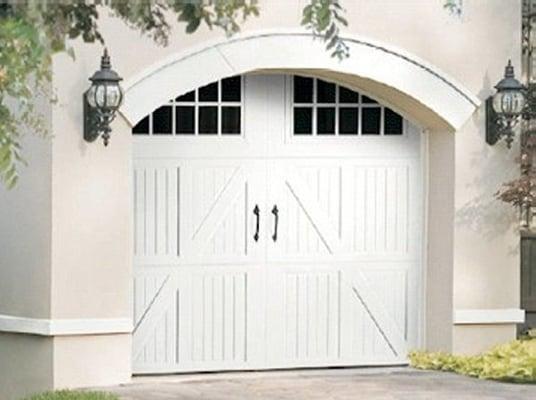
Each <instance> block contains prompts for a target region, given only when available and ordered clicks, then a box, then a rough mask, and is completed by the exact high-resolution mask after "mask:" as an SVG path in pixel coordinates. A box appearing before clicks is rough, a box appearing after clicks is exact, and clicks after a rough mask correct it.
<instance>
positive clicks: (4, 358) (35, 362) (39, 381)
mask: <svg viewBox="0 0 536 400" xmlns="http://www.w3.org/2000/svg"><path fill="white" fill-rule="evenodd" d="M53 340H54V339H53V338H42V337H38V336H31V335H20V334H12V333H0V400H19V399H21V398H22V397H25V396H27V395H30V394H33V393H35V392H38V391H44V390H50V389H52V388H53V387H54V384H53V378H54V377H53V348H54V347H53V344H52V342H53Z"/></svg>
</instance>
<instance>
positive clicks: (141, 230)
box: [133, 75, 423, 373]
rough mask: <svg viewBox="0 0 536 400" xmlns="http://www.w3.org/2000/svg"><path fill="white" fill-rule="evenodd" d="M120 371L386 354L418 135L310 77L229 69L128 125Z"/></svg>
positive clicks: (402, 323)
mask: <svg viewBox="0 0 536 400" xmlns="http://www.w3.org/2000/svg"><path fill="white" fill-rule="evenodd" d="M133 133H134V134H135V135H134V184H133V188H134V217H135V218H134V231H135V238H134V242H135V257H134V260H135V267H134V273H135V279H134V319H135V331H134V338H133V341H134V343H133V363H134V371H135V373H158V372H183V371H184V372H185V371H211V370H235V369H241V370H249V369H265V368H293V367H320V366H345V365H348V366H350V365H380V364H400V363H404V362H405V360H406V355H407V351H408V349H411V348H412V347H414V346H416V345H417V343H418V341H419V329H418V327H419V326H420V324H421V321H420V320H419V316H420V312H419V310H420V304H419V297H420V296H419V293H420V286H421V283H420V272H419V271H420V269H421V252H422V249H421V240H422V214H423V202H422V193H421V190H422V184H421V180H422V178H421V174H422V172H421V171H422V168H421V160H420V134H419V132H418V131H417V129H416V128H415V127H414V126H412V125H411V124H410V123H408V122H407V121H405V120H403V119H402V118H401V117H400V116H399V115H398V114H396V113H394V112H393V111H391V110H390V109H389V108H387V107H383V106H381V105H380V104H378V103H377V102H375V101H374V100H373V99H371V98H370V97H367V96H366V95H363V94H361V93H357V92H355V91H352V90H349V89H346V88H344V87H340V86H337V85H334V84H332V83H329V82H325V81H323V80H319V79H312V78H304V77H291V76H282V75H248V76H243V77H233V78H228V79H225V80H223V81H220V82H216V83H213V84H210V85H207V86H205V87H203V88H200V89H198V90H196V91H194V92H190V93H187V94H184V95H182V96H180V97H178V98H177V99H174V100H172V101H170V103H169V104H166V105H163V106H162V107H160V108H159V109H157V110H155V111H154V112H153V113H152V114H151V115H149V116H148V117H147V118H145V119H144V120H142V121H141V122H140V123H139V124H138V125H137V126H136V127H135V128H134V129H133Z"/></svg>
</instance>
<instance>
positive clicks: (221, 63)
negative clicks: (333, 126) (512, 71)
mask: <svg viewBox="0 0 536 400" xmlns="http://www.w3.org/2000/svg"><path fill="white" fill-rule="evenodd" d="M344 40H345V41H346V43H347V44H348V46H349V47H350V57H349V58H347V59H345V60H342V61H339V60H337V59H334V58H332V57H331V56H330V54H329V53H328V52H327V51H326V50H325V49H324V44H323V43H322V42H321V41H320V40H313V38H312V35H311V34H310V33H307V32H303V31H285V32H281V31H277V32H256V33H248V34H244V35H239V36H236V37H233V38H231V39H228V40H219V41H215V42H212V43H209V44H206V43H205V44H203V45H201V46H199V47H197V48H195V49H189V50H186V51H184V52H181V53H179V54H175V55H173V56H172V57H170V58H167V59H165V60H163V61H161V62H159V63H157V64H155V65H153V66H151V67H150V68H148V69H146V70H144V71H142V72H141V73H140V74H138V75H137V76H134V77H132V78H131V79H129V80H128V81H127V82H125V91H126V96H125V103H124V104H123V106H122V108H121V113H122V114H123V116H124V117H125V118H126V120H127V121H128V122H129V123H130V124H131V125H134V124H135V123H136V122H137V121H139V120H140V119H141V118H143V117H144V116H145V115H147V114H149V113H150V112H151V111H153V110H154V109H155V108H157V107H159V106H160V105H161V104H163V103H165V102H167V101H168V100H169V99H170V98H173V97H175V96H177V95H178V94H181V93H186V92H188V91H190V90H192V89H195V88H197V87H199V86H203V85H204V84H207V83H209V82H213V81H217V80H219V79H222V78H225V77H227V76H232V75H237V74H243V73H247V72H251V71H259V70H296V71H299V70H302V71H304V70H329V71H335V72H338V73H342V74H347V75H354V76H358V77H360V78H363V79H368V80H371V81H374V82H377V83H381V84H382V85H386V86H388V87H391V88H393V89H395V90H396V91H398V92H400V93H402V94H405V95H407V96H409V97H410V98H411V99H413V100H415V101H416V102H417V104H421V105H422V106H423V107H424V108H427V109H429V110H431V111H432V112H433V113H434V114H435V115H436V116H437V117H438V118H439V119H441V120H442V121H444V122H446V124H448V125H449V126H450V128H451V129H453V130H457V129H458V128H460V127H461V126H462V125H463V123H465V121H466V120H467V119H468V118H469V117H470V116H471V115H472V114H473V112H474V111H475V109H476V108H477V107H478V106H479V104H480V101H479V99H478V98H477V97H475V96H474V95H473V94H472V93H471V92H470V91H468V90H467V89H465V88H464V87H463V86H462V85H460V84H459V83H457V82H456V81H455V80H454V79H452V78H451V77H449V76H447V75H446V74H445V73H443V72H442V71H439V70H438V69H437V68H435V67H433V66H432V65H430V64H428V63H427V62H425V61H423V60H421V59H419V58H418V57H416V56H414V55H411V54H408V53H406V52H404V51H402V50H399V49H395V48H392V47H390V46H387V45H385V44H381V43H378V42H374V41H372V40H369V39H364V38H361V37H356V36H344ZM171 82H172V83H173V84H170V83H171Z"/></svg>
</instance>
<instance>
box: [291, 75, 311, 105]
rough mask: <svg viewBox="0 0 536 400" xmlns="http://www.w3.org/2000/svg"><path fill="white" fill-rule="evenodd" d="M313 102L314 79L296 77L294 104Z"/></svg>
mask: <svg viewBox="0 0 536 400" xmlns="http://www.w3.org/2000/svg"><path fill="white" fill-rule="evenodd" d="M312 102H313V79H312V78H303V77H301V76H295V77H294V103H312Z"/></svg>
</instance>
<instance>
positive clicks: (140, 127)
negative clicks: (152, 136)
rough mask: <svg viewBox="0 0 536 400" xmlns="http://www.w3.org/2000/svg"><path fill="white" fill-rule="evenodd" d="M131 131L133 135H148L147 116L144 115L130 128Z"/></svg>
mask: <svg viewBox="0 0 536 400" xmlns="http://www.w3.org/2000/svg"><path fill="white" fill-rule="evenodd" d="M132 133H133V134H135V135H148V134H149V116H146V117H145V118H144V119H142V120H141V121H140V122H138V123H137V124H136V126H134V128H132Z"/></svg>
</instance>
